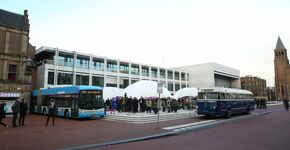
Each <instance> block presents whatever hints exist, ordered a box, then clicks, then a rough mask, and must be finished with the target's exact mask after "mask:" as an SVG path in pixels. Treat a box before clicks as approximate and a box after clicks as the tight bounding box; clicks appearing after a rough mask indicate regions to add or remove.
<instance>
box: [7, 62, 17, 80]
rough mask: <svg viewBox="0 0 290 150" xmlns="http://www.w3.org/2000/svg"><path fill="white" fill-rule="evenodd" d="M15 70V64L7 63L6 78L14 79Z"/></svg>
mask: <svg viewBox="0 0 290 150" xmlns="http://www.w3.org/2000/svg"><path fill="white" fill-rule="evenodd" d="M16 70H17V66H16V65H12V64H9V68H8V80H9V81H16Z"/></svg>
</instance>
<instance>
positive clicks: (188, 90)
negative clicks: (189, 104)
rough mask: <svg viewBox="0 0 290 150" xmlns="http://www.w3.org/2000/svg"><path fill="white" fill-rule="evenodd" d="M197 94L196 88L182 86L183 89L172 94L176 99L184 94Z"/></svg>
mask: <svg viewBox="0 0 290 150" xmlns="http://www.w3.org/2000/svg"><path fill="white" fill-rule="evenodd" d="M197 94H198V90H197V88H183V89H180V90H178V91H177V92H176V93H175V94H174V98H176V99H178V98H182V97H185V96H192V97H196V96H197Z"/></svg>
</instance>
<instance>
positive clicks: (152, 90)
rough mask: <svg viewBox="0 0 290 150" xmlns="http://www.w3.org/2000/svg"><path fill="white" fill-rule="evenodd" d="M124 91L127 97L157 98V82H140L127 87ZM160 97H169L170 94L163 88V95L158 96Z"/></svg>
mask: <svg viewBox="0 0 290 150" xmlns="http://www.w3.org/2000/svg"><path fill="white" fill-rule="evenodd" d="M124 91H125V92H126V93H127V96H128V97H130V96H132V97H136V98H140V97H141V96H142V97H159V94H158V93H157V82H155V81H144V80H141V81H138V82H135V83H133V84H131V85H129V86H128V87H127V88H125V90H124ZM160 97H171V93H170V92H169V91H168V89H167V88H165V87H164V86H163V93H161V94H160Z"/></svg>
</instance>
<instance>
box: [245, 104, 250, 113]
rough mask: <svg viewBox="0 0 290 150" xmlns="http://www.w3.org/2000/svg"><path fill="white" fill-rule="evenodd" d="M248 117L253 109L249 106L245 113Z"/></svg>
mask: <svg viewBox="0 0 290 150" xmlns="http://www.w3.org/2000/svg"><path fill="white" fill-rule="evenodd" d="M245 114H246V115H249V114H251V109H250V106H247V111H246V112H245Z"/></svg>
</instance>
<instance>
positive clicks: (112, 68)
mask: <svg viewBox="0 0 290 150" xmlns="http://www.w3.org/2000/svg"><path fill="white" fill-rule="evenodd" d="M107 70H108V72H117V70H118V67H117V62H109V61H108V64H107Z"/></svg>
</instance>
